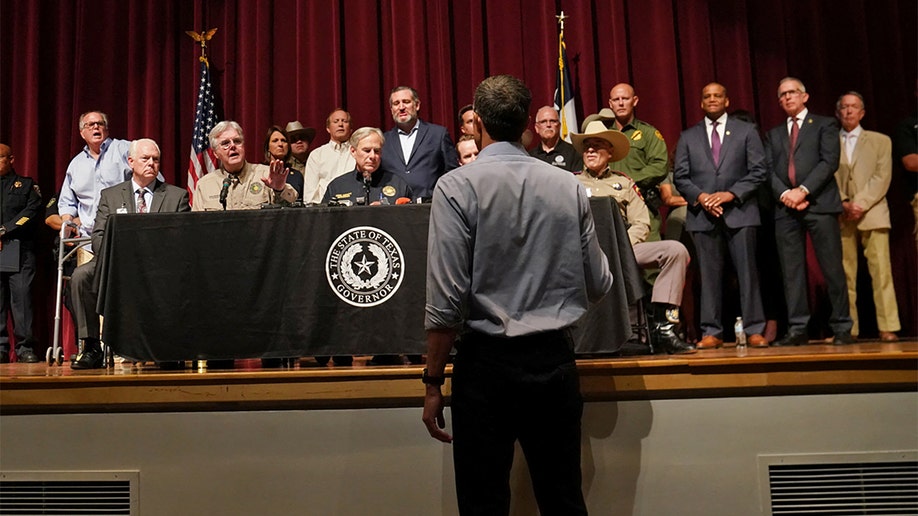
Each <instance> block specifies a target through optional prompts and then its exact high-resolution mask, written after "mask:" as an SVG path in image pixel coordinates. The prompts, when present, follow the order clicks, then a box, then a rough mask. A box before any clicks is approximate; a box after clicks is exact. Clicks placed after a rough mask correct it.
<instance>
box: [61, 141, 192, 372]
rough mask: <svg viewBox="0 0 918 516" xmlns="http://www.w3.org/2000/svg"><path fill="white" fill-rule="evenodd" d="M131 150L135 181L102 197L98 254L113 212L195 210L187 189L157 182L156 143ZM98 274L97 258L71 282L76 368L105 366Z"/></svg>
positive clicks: (136, 144) (95, 240) (95, 243)
mask: <svg viewBox="0 0 918 516" xmlns="http://www.w3.org/2000/svg"><path fill="white" fill-rule="evenodd" d="M129 149H130V150H129V152H128V164H129V165H130V167H131V170H132V174H131V179H129V180H127V181H125V182H123V183H120V184H117V185H115V186H112V187H109V188H106V189H104V190H102V192H101V193H100V194H99V208H98V210H97V211H96V219H95V224H93V228H92V250H93V253H94V254H96V255H98V253H99V252H100V251H102V238H103V236H104V235H105V224H106V222H107V221H108V217H109V215H111V214H112V213H159V212H181V211H191V207H190V206H188V191H187V190H185V189H184V188H179V187H177V186H173V185H169V184H166V183H163V182H162V181H160V180H158V179H157V176H158V175H159V160H160V150H159V146H158V145H157V144H156V142H155V141H153V140H150V139H146V138H145V139H140V140H134V141H133V142H131V145H130V148H129ZM95 275H96V259H95V258H93V259H92V260H90V261H89V262H88V263H85V264H83V265H81V266H79V267H77V268H76V270H75V271H73V275H72V276H71V279H70V289H71V293H72V296H73V311H74V313H75V314H76V323H77V337H78V338H79V339H80V354H79V355H78V356H77V358H76V360H74V361H73V362H72V363H71V364H70V367H71V368H73V369H99V368H101V367H103V365H104V360H103V359H104V356H103V353H102V346H101V344H100V342H99V334H100V330H101V328H100V327H99V314H98V312H96V300H97V298H98V297H99V293H98V291H97V290H96V283H95Z"/></svg>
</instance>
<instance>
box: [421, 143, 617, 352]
mask: <svg viewBox="0 0 918 516" xmlns="http://www.w3.org/2000/svg"><path fill="white" fill-rule="evenodd" d="M611 286H612V274H611V272H609V263H608V261H607V259H606V256H605V254H603V252H602V250H601V249H600V248H599V242H598V241H597V239H596V233H595V229H594V223H593V215H592V213H591V212H590V206H589V199H588V198H587V195H586V191H585V190H584V188H583V186H581V185H580V183H579V182H578V181H577V179H576V178H575V177H574V176H573V175H572V174H570V173H569V172H566V171H564V170H559V169H557V168H555V167H552V166H551V165H548V164H546V163H544V162H541V161H539V160H537V159H535V158H532V157H530V156H529V155H527V154H526V152H525V150H524V149H523V148H522V147H521V146H519V145H516V144H511V143H506V142H500V143H493V144H491V145H488V146H487V147H485V148H484V149H483V150H482V151H481V153H480V154H479V155H478V159H477V160H476V161H474V162H472V163H470V164H468V165H465V166H462V167H460V168H458V169H455V170H453V171H452V172H450V173H449V174H446V175H444V176H443V177H441V178H440V180H439V181H438V182H437V185H436V187H435V189H434V196H433V206H432V207H431V212H430V233H429V236H428V250H427V305H426V318H425V323H424V324H425V328H426V329H428V330H430V329H438V328H453V329H456V330H460V329H463V324H464V327H465V328H468V329H470V330H474V331H478V332H481V333H485V334H488V335H494V336H501V337H518V336H521V335H528V334H532V333H538V332H544V331H550V330H558V329H561V328H565V327H567V326H570V325H572V324H573V323H575V322H576V321H577V320H578V319H579V318H580V317H581V316H582V315H583V314H584V313H585V312H586V310H587V308H588V306H589V302H591V301H593V302H595V301H598V300H599V299H600V298H601V297H602V296H603V295H605V294H606V293H607V292H608V291H609V289H610V288H611Z"/></svg>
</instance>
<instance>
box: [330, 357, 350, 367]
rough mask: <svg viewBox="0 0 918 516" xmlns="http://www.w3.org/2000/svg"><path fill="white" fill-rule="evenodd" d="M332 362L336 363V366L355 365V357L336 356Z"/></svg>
mask: <svg viewBox="0 0 918 516" xmlns="http://www.w3.org/2000/svg"><path fill="white" fill-rule="evenodd" d="M332 361H334V362H335V365H336V366H349V365H354V357H352V356H350V355H336V356H333V357H332Z"/></svg>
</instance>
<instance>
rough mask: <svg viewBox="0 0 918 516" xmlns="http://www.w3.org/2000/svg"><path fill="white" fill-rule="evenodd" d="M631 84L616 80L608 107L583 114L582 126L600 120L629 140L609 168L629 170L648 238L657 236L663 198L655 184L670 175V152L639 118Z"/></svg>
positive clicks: (663, 142) (655, 238)
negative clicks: (647, 224) (642, 204)
mask: <svg viewBox="0 0 918 516" xmlns="http://www.w3.org/2000/svg"><path fill="white" fill-rule="evenodd" d="M639 100H640V99H639V98H638V96H637V94H636V93H635V91H634V87H633V86H631V85H630V84H627V83H619V84H616V85H615V86H612V89H611V90H609V107H607V108H603V109H601V110H600V111H599V113H596V114H593V115H590V116H588V117H586V119H585V120H584V121H583V125H582V126H581V127H586V126H587V124H588V123H590V122H592V121H594V120H601V121H602V122H603V124H604V125H605V127H606V128H608V129H617V130H619V131H621V132H622V133H623V134H624V135H625V136H626V137H627V138H628V141H629V143H630V144H631V151H630V152H628V154H627V155H625V156H623V157H622V158H621V159H617V160H614V161H613V162H612V168H613V169H614V170H618V171H620V172H624V173H625V174H628V177H630V178H631V179H633V180H634V182H635V183H637V186H638V188H639V189H640V190H641V195H642V196H643V197H644V201H645V203H646V204H647V209H648V211H649V213H650V234H649V235H648V236H647V240H648V241H650V242H654V241H657V240H660V224H661V218H660V209H659V208H660V206H661V205H662V199H661V198H660V191H659V189H658V186H659V184H660V183H662V182H663V180H665V179H666V177H667V175H669V169H668V168H667V163H668V160H669V154H668V151H667V150H666V142H665V141H664V140H663V135H662V134H660V131H659V130H657V128H656V127H654V126H652V125H650V124H648V123H647V122H644V121H643V120H638V118H637V117H636V116H635V114H634V109H635V108H636V107H637V105H638V101H639Z"/></svg>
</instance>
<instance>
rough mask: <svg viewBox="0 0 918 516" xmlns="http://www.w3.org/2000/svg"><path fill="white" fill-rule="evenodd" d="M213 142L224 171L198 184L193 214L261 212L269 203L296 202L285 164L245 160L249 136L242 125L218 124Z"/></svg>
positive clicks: (234, 123) (217, 171) (214, 131)
mask: <svg viewBox="0 0 918 516" xmlns="http://www.w3.org/2000/svg"><path fill="white" fill-rule="evenodd" d="M209 138H210V146H211V148H212V149H214V154H215V155H216V156H217V159H219V160H220V168H219V169H218V170H215V171H213V172H211V173H210V174H207V175H206V176H204V177H202V178H201V180H200V181H198V185H197V186H196V187H195V189H194V197H193V199H194V201H193V204H192V206H191V209H192V211H218V210H257V209H259V208H261V206H262V205H263V204H266V203H267V204H282V203H284V202H286V203H292V202H294V201H296V198H297V194H296V190H295V189H294V188H293V187H292V186H290V185H289V184H287V180H286V179H287V165H286V164H285V163H284V162H283V161H280V160H277V159H276V160H273V161H271V164H270V165H256V164H254V163H249V162H247V161H246V160H245V134H244V133H243V131H242V127H241V126H240V125H239V124H238V123H236V122H234V121H231V120H224V121H222V122H220V123H218V124H217V125H216V126H214V128H213V129H212V130H211V131H210V135H209Z"/></svg>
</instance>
